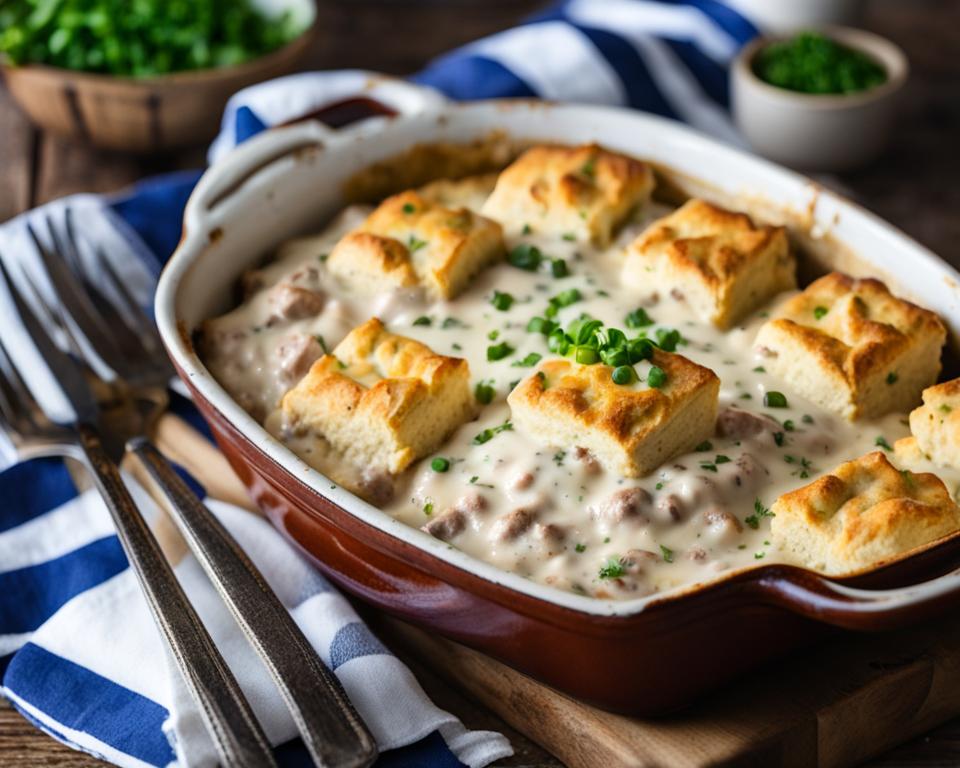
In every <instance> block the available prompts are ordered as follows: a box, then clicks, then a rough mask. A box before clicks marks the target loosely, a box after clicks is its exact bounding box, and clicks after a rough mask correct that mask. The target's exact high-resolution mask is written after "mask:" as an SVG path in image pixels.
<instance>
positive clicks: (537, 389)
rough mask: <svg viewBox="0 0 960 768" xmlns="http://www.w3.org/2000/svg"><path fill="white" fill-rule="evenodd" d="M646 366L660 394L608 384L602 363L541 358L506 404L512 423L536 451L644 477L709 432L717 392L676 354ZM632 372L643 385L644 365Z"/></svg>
mask: <svg viewBox="0 0 960 768" xmlns="http://www.w3.org/2000/svg"><path fill="white" fill-rule="evenodd" d="M651 363H652V364H653V365H656V366H658V367H659V368H661V369H662V370H663V371H664V372H666V374H667V380H666V384H665V385H664V386H663V387H662V388H660V389H654V388H652V387H650V386H648V385H647V384H646V383H643V382H639V383H637V384H635V385H629V386H621V385H619V384H615V383H614V382H613V379H612V378H611V373H612V371H613V368H611V367H610V366H608V365H600V364H597V365H579V364H577V363H574V362H571V361H570V360H565V359H555V360H548V361H547V362H545V363H542V364H541V365H540V367H539V369H538V370H537V371H536V372H535V373H534V374H533V375H531V376H529V377H527V378H526V379H524V380H523V381H522V382H520V384H518V385H517V387H516V388H515V389H514V390H513V392H511V393H510V396H509V397H508V398H507V402H508V403H509V404H510V410H511V413H512V419H513V422H514V423H515V424H516V426H517V428H519V429H521V430H522V431H524V432H526V433H527V434H528V435H530V436H531V437H532V438H533V439H534V440H536V441H537V442H539V443H541V444H543V445H551V446H558V447H562V448H574V447H579V448H586V449H587V450H588V451H590V453H592V454H593V456H595V457H596V459H597V460H599V461H600V463H601V464H602V465H603V466H604V468H605V469H607V470H608V471H610V472H614V473H616V474H618V475H621V476H623V477H640V476H642V475H645V474H647V473H649V472H651V471H652V470H653V469H655V468H656V467H658V466H660V465H661V464H662V463H663V462H664V461H666V460H667V459H669V458H671V457H673V456H676V455H677V454H680V453H683V452H685V451H688V450H690V449H692V448H693V447H694V446H695V445H697V443H700V442H702V441H703V440H704V439H705V438H707V437H709V436H710V435H711V434H713V426H714V423H715V422H716V419H717V395H718V392H719V389H720V379H719V378H717V375H716V374H715V373H714V372H713V371H711V370H710V369H709V368H704V367H703V366H701V365H697V364H696V363H694V362H691V361H690V360H688V359H687V358H685V357H683V356H682V355H676V354H671V353H669V352H663V351H661V350H656V351H655V352H654V353H653V358H652V360H651ZM644 366H646V367H644ZM636 368H637V371H638V373H639V374H640V377H641V378H642V379H643V378H645V371H647V370H649V368H650V363H641V364H639V365H637V367H636Z"/></svg>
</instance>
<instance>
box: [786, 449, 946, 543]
mask: <svg viewBox="0 0 960 768" xmlns="http://www.w3.org/2000/svg"><path fill="white" fill-rule="evenodd" d="M905 504H911V505H914V506H915V508H916V510H917V513H918V514H923V512H924V510H927V509H936V508H938V507H941V506H947V507H950V506H952V505H953V501H952V500H951V499H950V494H949V493H948V492H947V489H946V486H944V484H943V481H942V480H940V478H939V477H937V476H936V475H933V474H929V473H916V472H908V471H900V470H899V469H897V468H896V467H895V466H893V464H891V463H890V461H889V460H888V459H887V457H886V455H885V454H884V453H883V452H882V451H873V452H871V453H868V454H866V455H865V456H861V457H860V458H859V459H854V460H853V461H848V462H846V463H845V464H841V465H840V466H839V467H837V468H836V469H835V470H833V471H832V472H830V473H829V474H826V475H823V476H822V477H820V478H818V479H816V480H814V481H813V482H812V483H810V484H809V485H805V486H803V487H802V488H798V489H796V490H795V491H790V492H789V493H785V494H783V495H782V496H781V497H780V498H779V499H777V507H779V508H781V509H782V510H784V511H786V510H789V511H790V512H791V513H794V514H800V515H802V516H803V519H804V521H805V522H806V523H807V524H808V525H810V526H813V527H823V526H829V525H831V524H835V523H837V522H838V521H840V519H841V517H840V516H845V517H846V518H847V521H846V522H845V523H844V526H843V527H844V531H845V535H847V536H853V535H854V534H855V533H861V532H864V531H865V530H867V528H866V527H867V526H869V527H870V528H871V529H873V530H879V527H880V526H881V525H884V524H885V521H888V520H889V518H890V515H889V514H888V511H889V510H890V509H892V508H893V507H899V506H902V505H905ZM884 505H886V506H884ZM841 513H843V514H842V515H841Z"/></svg>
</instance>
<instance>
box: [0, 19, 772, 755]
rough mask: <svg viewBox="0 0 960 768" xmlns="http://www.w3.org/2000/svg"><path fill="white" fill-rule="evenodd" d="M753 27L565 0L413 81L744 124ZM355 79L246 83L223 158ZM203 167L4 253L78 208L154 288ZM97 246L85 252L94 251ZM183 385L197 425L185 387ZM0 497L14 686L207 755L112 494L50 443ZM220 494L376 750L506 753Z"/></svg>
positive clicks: (243, 676)
mask: <svg viewBox="0 0 960 768" xmlns="http://www.w3.org/2000/svg"><path fill="white" fill-rule="evenodd" d="M755 33H756V30H755V29H754V27H753V26H752V25H751V24H750V23H749V22H748V21H747V20H745V19H744V18H743V17H742V16H740V15H738V14H737V13H735V12H733V11H731V10H730V9H729V8H727V7H726V6H725V5H724V4H723V3H721V2H718V0H565V1H564V2H562V3H560V4H559V5H556V6H555V7H553V8H552V9H550V10H549V11H547V12H545V13H543V14H541V15H539V16H537V17H536V18H534V19H531V20H530V21H529V22H527V23H526V24H524V25H522V26H520V27H518V28H516V29H513V30H509V31H506V32H503V33H500V34H497V35H493V36H492V37H489V38H486V39H484V40H480V41H477V42H475V43H473V44H471V45H468V46H466V47H464V48H462V49H459V50H456V51H454V52H452V53H450V54H448V55H446V56H444V57H442V58H440V59H439V60H437V61H436V62H434V63H432V64H431V65H430V66H429V67H427V69H425V70H424V71H423V72H421V73H420V74H418V75H416V76H414V77H413V78H412V80H413V82H414V83H416V84H418V85H419V86H422V88H423V90H422V91H421V94H423V95H424V97H425V98H426V95H428V94H431V93H433V94H437V93H442V94H444V95H445V96H447V97H450V98H455V99H476V98H488V97H498V96H507V97H509V96H527V97H529V96H542V97H545V98H551V99H558V100H570V101H583V102H591V103H604V104H618V105H623V106H630V107H633V108H637V109H644V110H647V111H650V112H655V113H657V114H660V115H664V116H667V117H672V118H676V119H679V120H683V121H685V122H688V123H690V124H691V125H693V126H694V127H697V128H699V129H701V130H703V131H706V132H708V133H711V134H712V135H714V136H715V137H719V138H721V139H724V140H726V141H730V142H737V141H738V138H737V136H736V134H735V132H734V130H733V128H732V127H731V124H730V121H729V119H728V117H727V112H726V104H727V93H726V70H727V66H728V64H729V62H730V60H731V58H732V57H733V55H734V54H735V53H736V51H737V50H738V48H739V47H740V46H741V45H742V44H743V43H744V42H746V41H747V40H749V39H750V38H751V37H753V35H754V34H755ZM360 81H361V76H360V75H359V74H358V73H355V72H345V73H338V72H328V73H306V74H302V75H295V76H292V77H289V78H282V79H280V80H276V81H271V82H269V83H264V84H262V85H258V86H255V87H253V88H250V89H246V90H245V91H242V92H240V93H238V94H237V95H236V96H235V97H234V98H233V99H232V100H231V102H230V104H229V106H228V108H227V110H226V112H225V115H224V119H223V129H222V131H221V133H220V135H219V136H218V138H217V140H216V141H215V142H214V144H213V145H212V146H211V149H210V154H209V157H210V159H211V161H213V160H216V159H217V158H219V157H221V156H222V155H223V154H225V153H227V152H229V151H230V149H231V148H232V147H233V146H235V145H236V144H238V143H240V142H241V141H243V140H245V139H246V138H249V137H250V136H252V135H254V134H256V133H258V132H260V131H262V130H264V129H265V128H267V127H269V126H271V125H276V124H278V123H281V122H285V121H287V120H290V119H292V118H296V117H298V116H300V115H303V114H305V113H308V112H311V111H313V110H315V109H317V108H318V107H320V106H322V105H323V104H325V103H329V102H330V101H331V100H336V99H342V98H345V97H349V96H350V95H352V93H353V92H356V89H357V88H358V85H359V83H360ZM198 176H199V173H198V172H188V173H179V174H172V175H168V176H162V177H157V178H154V179H151V180H148V181H146V182H144V183H142V184H140V185H138V186H137V187H135V188H133V189H131V190H129V191H127V192H125V193H123V194H121V195H117V196H113V197H101V196H93V195H78V196H74V197H71V198H68V199H66V200H62V201H57V202H55V203H52V204H50V205H47V206H44V207H43V208H42V209H40V210H39V211H33V212H30V213H28V214H25V215H24V216H21V217H18V218H17V219H14V220H13V221H11V222H8V223H7V224H5V225H3V226H0V255H2V257H3V258H4V259H12V260H16V261H17V262H19V264H20V265H22V266H23V267H25V268H26V269H28V270H29V269H35V268H36V266H37V264H36V257H35V253H34V252H33V246H32V245H31V242H30V240H29V238H28V237H27V235H26V228H25V222H26V221H27V220H28V219H29V220H30V221H32V222H33V223H34V224H35V225H36V229H37V230H38V231H39V233H40V234H41V236H44V232H45V227H46V221H47V220H48V219H49V220H50V221H51V222H52V224H53V226H54V227H61V226H63V220H64V211H65V210H66V208H67V207H70V208H72V209H73V210H74V213H75V215H74V221H75V222H76V224H77V226H78V228H79V229H80V233H81V235H82V237H83V239H84V240H85V242H86V243H87V244H88V245H89V246H91V247H89V248H87V249H86V250H89V251H90V252H91V253H92V250H93V246H96V247H100V248H102V249H103V250H104V252H105V254H106V255H107V256H108V257H109V258H110V259H111V260H112V261H113V264H114V266H115V267H116V268H117V269H119V270H121V273H122V274H123V275H124V279H125V281H126V282H127V284H128V287H129V288H130V290H131V292H132V293H133V294H134V295H136V296H137V297H138V298H139V299H140V300H141V301H143V302H144V303H145V304H148V303H149V301H150V298H151V296H152V291H153V287H154V285H155V280H156V277H157V274H158V272H159V269H160V268H161V266H162V264H163V262H164V261H165V259H166V258H167V257H168V256H169V255H170V253H171V252H172V250H173V248H174V247H175V246H176V243H177V241H178V239H179V236H180V221H181V215H182V212H183V205H184V203H185V201H186V198H187V196H188V195H189V193H190V190H191V189H192V188H193V185H194V184H195V183H196V180H197V178H198ZM96 264H97V262H96V260H94V259H91V260H90V261H89V262H88V266H89V267H90V268H91V269H95V268H96ZM39 287H40V289H41V290H43V287H44V286H43V284H42V283H41V285H40V286H39ZM39 394H41V395H42V394H43V393H39ZM176 402H177V404H178V408H179V412H181V413H182V414H183V415H185V416H187V417H188V418H191V420H192V421H194V423H197V424H199V420H198V419H197V417H196V413H195V412H194V411H193V410H192V408H191V406H190V405H189V404H187V403H185V402H183V401H180V400H177V401H176ZM10 448H11V447H10V446H3V445H2V444H0V455H5V456H6V457H7V459H8V460H9V459H10V458H11V457H12V455H13V454H12V452H11V450H10ZM4 449H5V450H4ZM0 466H2V465H0ZM134 490H135V493H137V494H138V495H139V496H140V498H142V500H143V501H144V504H145V505H146V506H147V507H148V508H152V507H151V504H150V502H149V499H146V498H145V497H144V495H143V493H142V491H140V490H139V489H136V488H135V489H134ZM0 496H2V497H3V498H4V499H5V504H4V505H3V508H2V510H0V675H2V682H3V686H2V689H0V690H2V693H3V695H4V696H6V697H7V698H8V699H9V700H10V701H11V702H12V703H13V704H14V706H16V707H17V708H18V709H19V710H20V711H21V712H23V713H24V715H25V716H26V717H28V718H29V719H30V720H31V721H32V722H34V723H35V724H36V725H37V726H38V727H39V728H42V729H43V730H45V731H46V732H48V733H50V734H51V735H52V736H54V737H55V738H57V739H60V740H61V741H63V742H64V743H66V744H69V745H71V746H74V747H76V748H77V749H82V750H85V751H87V752H90V753H92V754H95V755H98V756H100V757H103V758H104V759H106V760H109V761H111V762H114V763H116V764H118V765H129V766H144V765H154V766H161V765H178V766H188V765H189V766H194V765H197V766H204V765H212V764H213V762H214V757H213V752H212V745H211V744H210V742H209V738H208V737H207V736H206V734H205V733H204V732H203V729H202V728H201V727H200V726H199V719H198V713H197V711H196V708H195V706H194V705H193V702H192V701H191V700H190V699H189V697H188V696H187V695H185V691H184V687H183V685H182V682H181V681H180V679H179V676H178V675H177V674H176V673H175V672H172V671H171V668H170V666H169V663H168V659H167V657H166V651H165V649H164V646H163V643H162V642H161V640H160V637H159V635H158V633H157V630H156V628H155V627H154V625H153V622H152V620H151V619H150V617H149V615H148V613H147V610H146V606H145V604H144V601H143V599H142V598H141V597H140V595H139V593H138V591H137V589H136V586H135V582H134V579H133V576H132V574H131V572H130V570H129V568H128V567H127V563H126V561H125V559H124V557H123V553H122V552H121V550H120V548H119V544H118V542H117V539H116V536H115V535H114V533H113V530H112V528H111V525H110V522H109V518H108V516H107V513H106V511H105V510H104V508H103V507H102V505H101V504H100V503H99V501H98V500H97V499H96V498H95V497H93V496H91V495H89V494H83V495H77V493H76V491H75V489H74V487H73V484H72V482H71V480H70V477H69V476H68V474H67V472H66V470H65V468H64V466H63V464H62V463H61V462H59V461H55V460H41V461H32V462H29V463H24V464H15V465H12V466H8V467H7V469H5V470H4V471H3V472H2V473H0ZM208 504H209V506H210V507H211V509H212V510H213V511H214V512H215V513H216V514H217V515H218V516H219V517H220V518H221V520H223V522H224V523H225V525H226V526H227V527H228V528H229V529H230V530H231V532H232V533H233V534H234V535H235V536H236V537H237V538H238V539H239V540H240V541H241V543H242V544H243V545H244V546H245V547H246V548H247V549H248V551H249V552H250V555H251V557H252V558H253V560H254V561H255V562H256V563H257V564H258V565H259V566H260V567H261V568H262V569H263V570H264V572H265V575H266V577H267V580H268V581H269V582H270V583H271V584H272V586H273V587H274V588H275V589H276V590H277V592H278V593H279V594H280V596H281V598H282V599H283V600H284V602H285V603H286V605H287V606H288V607H289V609H290V611H291V613H292V614H293V615H294V617H295V618H296V620H297V621H298V622H299V623H300V625H301V626H302V627H303V629H304V631H305V633H306V634H307V636H308V637H309V638H310V640H311V642H313V643H314V645H315V647H316V648H317V650H318V652H319V653H320V654H321V655H322V656H323V658H324V659H325V660H326V661H327V663H328V664H330V666H331V667H333V668H334V669H335V671H336V673H337V674H338V676H339V677H340V678H341V680H342V681H343V683H344V686H345V688H346V689H347V691H348V693H349V694H350V696H351V699H352V700H353V702H354V704H355V705H356V706H357V709H358V710H359V711H360V713H361V714H362V715H363V717H364V719H365V720H366V721H367V723H368V724H369V725H370V726H371V728H372V730H373V731H374V734H375V735H376V737H377V740H378V743H379V745H380V747H381V750H383V755H382V757H381V759H380V761H379V763H378V764H379V765H383V766H387V765H395V766H455V765H463V764H465V765H470V766H481V765H486V764H488V763H490V762H492V761H494V760H497V759H499V758H500V757H502V756H504V755H506V754H509V752H510V747H509V745H508V744H507V742H506V740H505V739H504V738H503V737H502V736H500V735H499V734H491V733H484V732H471V731H468V730H466V729H465V728H464V726H463V725H462V724H461V723H460V722H459V721H458V720H457V719H456V718H454V717H453V716H451V715H450V714H448V713H446V712H443V711H441V710H439V709H437V708H436V707H435V706H433V704H431V702H430V701H429V699H428V698H427V697H426V696H425V695H424V693H423V691H422V690H421V689H420V687H419V686H418V685H417V683H416V680H414V679H413V677H412V676H411V674H410V672H409V670H407V669H406V668H405V667H404V666H403V665H402V664H401V663H400V662H399V660H397V659H396V658H395V657H394V656H392V655H391V654H389V652H388V651H386V650H385V649H384V648H383V646H382V645H381V644H380V643H379V642H378V641H377V640H376V638H375V637H374V636H373V635H372V634H370V632H369V631H368V630H367V629H366V627H365V626H364V625H363V624H362V622H360V621H359V620H358V619H357V617H356V616H355V614H354V613H353V612H352V610H351V609H350V607H349V605H348V604H347V603H346V601H345V600H344V599H343V598H342V597H341V596H340V595H339V594H337V593H336V591H335V590H333V589H332V588H331V587H330V586H329V584H327V582H326V581H325V580H324V579H323V578H322V577H321V576H320V575H319V574H317V572H316V571H315V570H314V569H313V568H312V567H311V566H310V565H309V564H307V563H306V562H305V561H303V560H302V559H300V558H299V556H297V555H296V554H295V553H294V552H292V551H291V550H290V548H289V546H288V545H287V544H286V543H285V542H284V541H283V539H282V538H280V537H279V535H278V534H277V533H275V532H274V531H273V530H272V529H271V528H270V527H269V526H268V525H267V524H266V523H264V522H263V521H262V520H260V519H259V518H257V517H255V516H253V515H250V514H249V513H246V512H243V511H241V510H238V509H235V508H231V507H229V506H227V505H225V504H222V503H219V502H217V501H215V500H208ZM177 570H178V574H179V575H180V577H181V578H182V579H183V581H184V584H185V585H186V588H187V591H188V593H189V594H190V596H191V597H192V599H193V600H194V602H195V604H196V605H197V606H198V608H199V610H200V613H201V615H202V616H203V618H204V619H205V620H207V623H208V626H209V627H210V629H211V631H212V634H213V635H214V638H215V639H216V640H217V642H218V645H219V646H220V647H221V649H222V650H223V651H224V654H225V656H226V657H227V660H228V661H229V662H230V664H231V667H232V668H233V669H234V671H235V672H237V673H238V676H239V678H240V682H241V684H242V685H243V687H244V690H245V691H246V692H247V694H248V696H249V697H250V699H251V701H252V703H253V706H254V709H255V710H256V711H257V714H258V715H259V716H260V717H261V719H262V721H263V722H264V723H265V725H266V728H267V733H268V735H269V736H270V738H271V740H272V743H274V744H275V745H277V752H278V757H279V759H280V760H281V762H282V763H283V764H288V765H307V764H309V761H308V759H307V757H306V754H305V751H304V749H303V747H302V744H300V743H299V741H298V740H297V739H296V738H295V730H294V729H293V724H292V721H291V720H290V719H289V717H288V715H287V714H286V710H285V709H284V707H283V705H282V703H281V701H280V699H279V696H278V694H277V693H276V691H275V690H274V688H273V685H272V683H271V682H270V681H269V679H268V678H266V677H265V676H264V673H263V670H262V668H261V666H260V665H259V664H257V663H255V662H254V661H253V659H252V657H251V656H250V653H251V651H250V649H249V647H248V646H247V645H246V642H245V641H244V640H243V639H242V636H241V635H240V633H239V632H238V631H237V630H236V628H235V626H234V624H233V623H232V619H230V618H229V616H228V615H227V614H226V612H225V609H224V608H223V606H222V605H221V604H220V603H219V601H218V600H217V599H216V597H215V595H214V591H213V589H212V587H211V586H210V584H209V583H208V582H207V581H206V579H205V578H204V577H203V575H202V573H201V572H200V570H199V566H198V565H197V563H196V561H195V560H194V559H193V558H192V557H191V556H187V557H186V558H185V559H184V560H183V561H181V562H180V563H179V564H178V566H177ZM0 762H2V756H0Z"/></svg>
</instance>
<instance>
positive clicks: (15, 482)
mask: <svg viewBox="0 0 960 768" xmlns="http://www.w3.org/2000/svg"><path fill="white" fill-rule="evenodd" d="M0 489H2V490H3V500H4V505H3V508H2V509H0V533H2V532H3V531H8V530H10V529H11V528H16V527H17V526H18V525H23V524H24V523H27V522H29V521H30V520H33V519H34V518H36V517H39V516H40V515H43V514H46V513H47V512H49V511H50V510H51V509H56V508H57V507H59V506H60V505H62V504H66V503H67V502H68V501H70V499H72V498H73V497H74V496H76V495H77V490H76V488H74V486H73V478H71V477H70V473H69V472H68V471H67V468H66V467H65V466H64V464H63V462H62V461H60V460H59V459H37V460H36V461H27V462H23V463H22V464H15V465H14V466H12V467H9V468H8V469H5V470H4V471H3V472H0ZM2 567H3V563H0V568H2Z"/></svg>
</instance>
